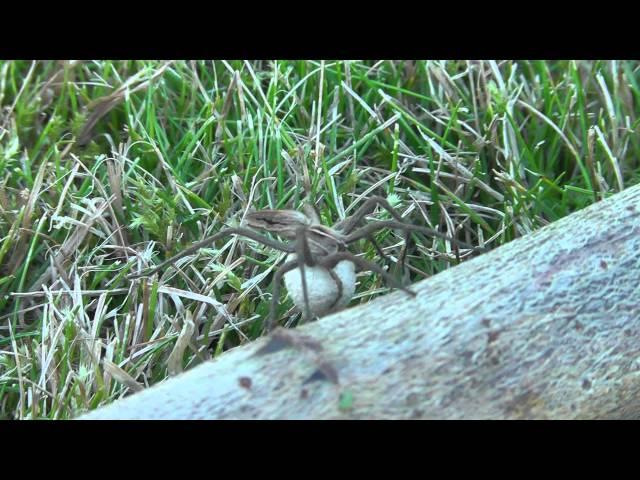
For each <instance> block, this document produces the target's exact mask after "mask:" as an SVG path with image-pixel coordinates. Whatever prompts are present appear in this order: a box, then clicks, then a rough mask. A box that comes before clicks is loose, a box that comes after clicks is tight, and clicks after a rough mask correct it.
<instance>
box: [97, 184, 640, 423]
mask: <svg viewBox="0 0 640 480" xmlns="http://www.w3.org/2000/svg"><path fill="white" fill-rule="evenodd" d="M639 277H640V186H636V187H634V188H631V189H628V190H626V191H625V192H622V193H621V194H618V195H616V196H614V197H612V198H610V199H608V200H606V201H603V202H600V203H598V204H596V205H593V206H591V207H589V208H587V209H585V210H583V211H581V212H578V213H575V214H573V215H571V216H569V217H567V218H565V219H563V220H561V221H558V222H556V223H554V224H552V225H550V226H548V227H546V228H543V229H541V230H540V231H538V232H536V233H534V234H532V235H529V236H527V237H524V238H521V239H518V240H515V241H513V242H511V243H509V244H508V245H505V246H503V247H500V248H499V249H496V250H495V251H492V252H490V253H487V254H484V255H482V256H480V257H478V258H475V259H473V260H470V261H468V262H465V263H463V264H461V265H459V266H457V267H454V268H451V269H450V270H448V271H446V272H443V273H441V274H439V275H437V276H434V277H432V278H430V279H427V280H425V281H422V282H420V283H418V284H416V285H414V286H413V288H414V290H415V291H416V292H417V293H418V297H417V298H415V299H413V298H411V297H409V296H407V295H405V294H403V293H402V292H395V293H392V294H389V295H386V296H384V297H382V298H378V299H376V300H374V301H372V302H369V303H368V304H366V305H362V306H360V307H357V308H352V309H348V310H345V311H342V312H340V313H337V314H334V315H331V316H329V317H325V318H323V319H322V320H321V321H319V322H316V323H314V324H310V325H305V326H304V327H302V328H301V329H300V331H301V332H304V333H305V334H306V335H309V336H311V337H313V338H315V339H317V340H318V341H321V342H322V344H323V345H324V348H325V350H324V358H325V359H326V360H328V361H330V362H332V363H333V365H334V367H335V368H336V370H337V373H338V375H339V384H338V385H336V384H333V383H331V382H328V381H314V382H311V383H307V384H304V382H305V380H307V379H308V378H309V377H310V375H312V374H313V373H314V371H315V369H316V367H315V364H314V363H313V361H312V359H311V357H310V355H309V354H307V353H304V352H302V351H298V350H294V349H285V350H282V351H279V352H277V353H273V354H269V355H262V356H253V354H254V353H255V351H256V350H257V349H258V348H259V347H261V346H263V345H264V343H265V340H260V341H258V342H256V343H255V344H254V345H248V346H246V347H243V348H237V349H235V350H233V351H230V352H228V353H226V354H224V355H222V356H221V357H220V358H219V359H217V360H216V361H213V362H211V363H207V364H205V365H201V366H199V367H196V368H194V369H193V370H192V371H190V372H187V373H185V374H183V375H182V376H180V377H177V378H175V379H172V380H169V381H167V382H165V383H163V384H162V385H159V386H156V387H154V388H151V389H149V390H147V391H144V392H141V393H139V394H136V395H133V396H131V397H129V398H127V399H124V400H122V401H120V402H116V403H115V404H113V405H110V406H108V407H106V408H103V409H101V410H98V411H96V412H93V413H91V414H89V415H87V416H86V417H84V418H104V419H106V418H178V419H179V418H191V419H199V418H321V419H325V418H395V419H400V418H441V419H460V418H497V419H505V418H530V419H534V418H629V417H630V418H637V417H640V361H639V354H640V342H639V340H640V303H639V299H640V295H639V294H640V282H639Z"/></svg>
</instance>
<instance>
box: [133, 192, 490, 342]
mask: <svg viewBox="0 0 640 480" xmlns="http://www.w3.org/2000/svg"><path fill="white" fill-rule="evenodd" d="M376 206H380V207H382V208H383V209H385V210H387V211H388V212H389V213H390V214H391V216H392V217H393V220H382V221H376V222H372V223H370V224H368V225H366V226H364V227H360V228H357V227H358V225H359V224H360V222H361V221H362V220H363V219H364V218H365V216H366V215H368V214H369V213H371V212H372V211H373V210H374V209H375V207H376ZM245 222H246V225H247V227H249V228H246V227H230V228H226V229H224V230H221V231H220V232H218V233H216V234H214V235H212V236H210V237H207V238H205V239H204V240H201V241H199V242H197V243H195V244H193V245H192V246H190V247H189V248H187V249H185V250H184V251H182V252H181V253H179V254H178V255H176V256H175V257H173V258H170V259H168V260H166V261H164V262H162V263H161V264H160V265H158V266H156V267H154V268H152V269H150V270H148V271H146V272H143V273H139V274H134V275H130V276H129V278H137V277H140V276H143V275H150V274H152V273H154V272H156V271H158V270H160V269H162V268H163V267H165V266H167V265H171V264H173V263H174V262H175V261H176V260H178V259H179V258H182V257H185V256H187V255H189V254H191V253H194V252H196V251H197V250H199V249H200V248H202V247H205V246H207V245H209V244H210V243H212V242H214V241H216V240H217V239H219V238H222V237H224V236H228V235H242V236H244V237H246V238H249V239H251V240H254V241H257V242H259V243H262V244H263V245H266V246H268V247H271V248H274V249H276V250H279V251H281V252H285V253H287V254H288V255H287V260H286V261H285V263H284V264H283V265H282V266H281V267H280V268H279V269H278V270H277V271H276V273H275V275H274V279H273V289H272V300H271V309H270V313H269V318H268V320H267V322H266V324H265V326H266V329H267V330H271V329H272V328H273V327H274V325H275V321H276V311H277V305H278V303H279V301H280V285H281V283H282V281H283V280H284V283H285V285H286V287H287V290H288V292H289V294H290V296H291V298H292V300H293V301H294V303H295V304H296V306H298V307H299V308H300V309H301V310H302V311H303V313H304V317H305V318H306V319H307V320H310V319H311V318H313V317H315V316H322V315H324V314H326V313H329V312H333V311H336V310H339V309H340V308H343V307H344V306H346V305H347V304H348V303H349V301H350V300H351V298H352V297H353V294H354V292H355V283H356V281H355V272H356V270H368V271H372V272H375V273H378V274H379V275H381V276H382V277H383V278H384V280H385V281H386V282H387V283H388V284H389V285H390V286H391V287H394V288H398V289H400V290H403V291H404V292H405V293H407V294H409V295H411V296H415V293H414V292H413V291H411V290H410V289H408V288H406V287H404V286H403V285H402V284H401V283H400V282H398V281H397V280H396V279H395V278H394V277H392V276H391V275H389V274H388V273H387V272H386V271H385V270H384V269H383V268H381V267H380V266H378V265H377V264H375V263H372V262H369V261H367V260H365V259H363V258H362V257H358V256H356V255H354V254H353V253H351V252H350V251H349V250H348V248H347V246H348V245H349V244H351V243H354V242H356V241H358V240H361V239H368V240H369V241H370V242H372V243H373V245H374V246H375V247H376V249H377V250H378V253H379V254H380V255H381V256H382V257H383V258H386V256H385V255H384V253H383V252H382V250H380V248H379V247H378V246H377V244H376V243H375V241H374V240H373V238H372V234H373V233H375V232H376V231H378V230H381V229H383V228H391V229H398V230H403V231H404V233H405V237H404V238H405V248H404V250H403V253H402V254H401V255H400V263H401V264H403V263H404V255H405V254H406V249H407V244H408V243H409V240H410V234H411V232H416V233H422V234H426V235H431V236H436V237H440V238H444V239H446V240H448V241H450V242H452V243H454V244H455V245H459V246H463V247H467V248H471V249H474V247H471V246H468V245H466V244H464V243H463V242H460V241H457V240H455V239H453V238H451V237H449V236H447V235H444V234H442V233H440V232H437V231H434V230H431V229H429V228H425V227H422V226H418V225H412V224H410V223H407V222H405V221H404V219H403V218H402V217H401V216H400V215H399V214H398V212H396V211H395V209H394V208H393V207H391V205H389V203H388V202H387V201H386V200H385V199H384V198H382V197H371V198H369V199H367V200H366V201H365V202H364V204H363V205H362V206H361V207H360V208H359V209H358V210H357V211H356V212H355V213H354V214H353V215H352V216H351V217H348V218H346V219H344V220H342V221H340V222H338V223H337V224H335V225H334V226H333V227H327V226H325V225H322V224H321V223H320V219H319V216H318V214H317V212H316V211H315V209H314V208H313V207H312V206H311V205H309V204H305V205H304V212H298V211H295V210H258V211H254V212H250V213H248V214H247V215H246V218H245ZM252 229H253V230H252ZM255 230H262V231H267V232H270V233H273V234H275V235H277V236H279V237H280V238H283V239H286V240H288V242H282V241H278V240H273V239H271V238H269V237H266V236H264V235H261V234H260V233H257V232H256V231H255ZM475 249H476V250H482V249H479V248H475Z"/></svg>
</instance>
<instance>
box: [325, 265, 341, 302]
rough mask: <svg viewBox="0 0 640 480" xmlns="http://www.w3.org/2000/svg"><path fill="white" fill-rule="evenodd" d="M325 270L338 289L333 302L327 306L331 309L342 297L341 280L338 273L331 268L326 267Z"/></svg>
mask: <svg viewBox="0 0 640 480" xmlns="http://www.w3.org/2000/svg"><path fill="white" fill-rule="evenodd" d="M325 270H326V271H327V272H329V275H330V276H331V279H332V280H333V281H334V283H335V284H336V287H337V289H338V294H337V295H336V299H335V300H334V301H333V303H332V304H331V306H330V307H329V311H331V310H333V308H334V307H335V306H336V304H337V303H338V302H339V301H340V299H341V298H342V280H340V277H338V274H337V273H336V272H334V271H333V268H326V269H325Z"/></svg>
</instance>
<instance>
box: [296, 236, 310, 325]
mask: <svg viewBox="0 0 640 480" xmlns="http://www.w3.org/2000/svg"><path fill="white" fill-rule="evenodd" d="M296 258H297V259H302V261H299V267H300V282H301V283H302V295H303V298H304V317H305V318H304V319H305V320H306V321H307V322H308V321H310V320H311V319H312V318H313V317H312V315H311V307H310V306H309V289H308V286H307V276H306V274H305V265H308V266H310V267H313V266H314V265H315V261H314V259H313V255H312V254H311V249H310V247H309V243H308V241H307V235H306V230H305V227H303V226H300V227H298V228H296Z"/></svg>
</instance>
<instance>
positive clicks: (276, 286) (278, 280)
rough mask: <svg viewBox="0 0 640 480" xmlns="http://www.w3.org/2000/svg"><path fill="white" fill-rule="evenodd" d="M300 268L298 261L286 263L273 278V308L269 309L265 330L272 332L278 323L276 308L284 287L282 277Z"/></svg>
mask: <svg viewBox="0 0 640 480" xmlns="http://www.w3.org/2000/svg"><path fill="white" fill-rule="evenodd" d="M297 266H298V259H297V258H296V259H295V260H290V261H288V262H286V263H284V264H283V265H282V266H281V267H280V268H279V269H278V270H277V271H276V274H275V275H274V276H273V288H272V289H271V308H270V309H269V318H267V324H266V327H265V330H266V331H267V332H270V331H271V330H273V327H274V325H275V322H276V307H277V305H278V301H279V300H280V285H282V276H283V275H284V274H285V273H287V272H288V271H290V270H293V269H294V268H296V267H297Z"/></svg>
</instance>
